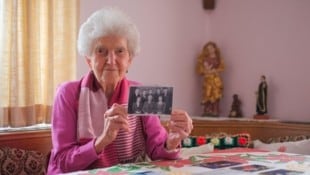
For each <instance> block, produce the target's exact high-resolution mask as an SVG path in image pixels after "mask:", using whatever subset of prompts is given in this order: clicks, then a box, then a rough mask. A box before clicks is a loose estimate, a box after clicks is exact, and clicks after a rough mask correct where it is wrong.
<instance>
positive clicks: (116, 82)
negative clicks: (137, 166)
mask: <svg viewBox="0 0 310 175" xmlns="http://www.w3.org/2000/svg"><path fill="white" fill-rule="evenodd" d="M138 50H139V33H138V31H137V28H136V26H135V25H134V24H133V23H132V22H131V21H130V19H129V18H128V17H127V16H126V15H125V14H123V13H122V12H120V11H119V10H117V9H112V8H107V9H102V10H99V11H97V12H95V13H94V14H93V15H91V16H90V17H89V18H88V20H87V21H86V22H85V23H84V24H82V26H81V29H80V31H79V38H78V51H79V53H80V54H81V55H82V56H84V57H85V59H86V62H87V64H88V66H89V68H90V70H91V71H90V72H89V73H88V74H87V75H85V76H84V77H83V78H82V79H81V80H79V81H73V82H67V83H64V84H62V85H61V86H60V87H59V88H58V90H57V93H56V96H55V101H54V106H53V112H52V142H53V149H52V151H51V157H50V160H49V167H48V173H49V174H59V173H64V172H72V171H77V170H84V169H91V168H98V167H108V166H112V165H115V164H118V163H129V162H138V161H144V160H145V158H150V159H151V160H156V159H176V158H178V153H179V147H180V142H181V140H182V139H183V138H185V137H187V136H188V135H189V134H190V132H191V130H192V128H193V125H192V120H191V119H190V117H189V116H188V114H187V113H186V112H185V111H183V110H173V111H172V113H171V117H170V125H169V133H168V132H167V131H166V130H165V129H164V128H163V127H162V125H161V123H160V120H159V117H158V116H128V115H127V110H126V107H125V105H124V104H127V102H128V101H127V100H128V94H129V92H128V91H129V86H131V85H137V83H136V82H134V81H130V80H128V79H127V78H126V72H127V70H128V69H129V67H130V65H131V63H132V61H133V57H134V56H135V55H136V54H137V53H138Z"/></svg>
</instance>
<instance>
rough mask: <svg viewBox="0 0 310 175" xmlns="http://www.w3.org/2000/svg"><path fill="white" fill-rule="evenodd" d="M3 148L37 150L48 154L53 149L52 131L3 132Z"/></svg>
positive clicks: (0, 135) (0, 145)
mask: <svg viewBox="0 0 310 175" xmlns="http://www.w3.org/2000/svg"><path fill="white" fill-rule="evenodd" d="M3 146H8V147H13V148H20V149H26V150H35V151H39V152H42V153H44V154H47V153H49V152H50V151H51V148H52V140H51V130H50V129H44V130H43V129H40V130H31V131H14V132H3V133H0V147H3Z"/></svg>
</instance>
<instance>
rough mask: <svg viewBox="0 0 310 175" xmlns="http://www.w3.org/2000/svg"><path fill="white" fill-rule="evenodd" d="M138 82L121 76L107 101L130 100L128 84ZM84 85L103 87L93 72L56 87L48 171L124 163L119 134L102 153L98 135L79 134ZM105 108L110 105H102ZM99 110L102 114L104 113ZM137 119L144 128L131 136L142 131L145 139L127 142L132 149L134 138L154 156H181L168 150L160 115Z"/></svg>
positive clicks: (154, 158) (152, 157)
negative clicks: (119, 154) (99, 152)
mask: <svg viewBox="0 0 310 175" xmlns="http://www.w3.org/2000/svg"><path fill="white" fill-rule="evenodd" d="M135 84H137V83H136V82H133V81H129V80H127V79H126V78H124V79H123V80H121V82H120V83H119V84H118V85H117V87H116V90H115V92H114V94H113V97H112V99H111V101H109V102H108V105H109V106H111V105H112V104H113V103H119V104H124V103H127V100H128V93H129V92H128V91H129V86H130V85H135ZM83 88H89V89H90V90H91V91H94V92H96V91H98V90H100V85H98V83H97V81H96V79H95V77H94V75H93V73H92V72H90V73H89V74H87V75H86V76H85V77H83V78H82V79H81V80H80V81H73V82H67V83H64V84H62V85H61V86H60V87H59V88H58V89H57V93H56V96H55V100H54V106H53V111H52V142H53V148H52V151H51V157H50V160H49V166H48V174H59V173H65V172H72V171H78V170H85V169H91V168H98V167H108V166H112V165H116V164H118V163H122V160H120V159H121V158H120V157H121V156H118V155H117V152H118V150H119V149H117V148H116V147H117V146H119V145H122V144H119V143H121V142H122V141H120V139H118V138H117V139H116V140H115V141H114V142H112V143H111V144H110V145H108V146H107V147H106V148H105V150H103V151H102V153H101V154H97V153H96V151H95V148H94V142H95V139H96V138H83V140H81V139H80V138H78V132H77V130H78V126H77V125H78V124H77V123H78V111H79V109H78V106H79V103H80V102H79V98H80V92H81V89H83ZM106 108H107V107H105V108H102V109H106ZM100 109H101V108H100ZM97 110H98V108H97ZM102 112H104V111H102ZM99 114H100V115H103V113H99ZM91 117H93V116H91ZM132 117H137V116H132ZM136 119H139V118H136ZM135 121H142V122H141V123H142V125H140V126H142V127H141V128H142V129H140V130H139V129H137V130H135V132H134V134H131V135H130V137H135V136H136V135H140V136H141V135H142V136H143V138H144V140H136V141H134V143H125V144H127V147H128V146H129V148H130V147H132V149H135V146H136V145H137V144H136V143H135V142H138V143H139V142H141V144H140V147H141V145H142V148H143V147H144V148H143V149H142V150H143V151H144V152H145V153H146V154H147V155H148V156H149V157H150V158H151V159H152V160H156V159H176V158H178V152H167V151H166V149H165V148H164V144H165V141H166V138H167V132H166V130H165V129H164V128H163V127H162V126H161V123H160V120H159V117H158V116H142V117H140V119H139V120H135ZM98 122H100V121H98ZM133 126H136V125H133ZM141 132H142V133H141ZM129 139H130V138H129ZM133 139H134V138H133ZM142 143H143V144H142ZM130 144H132V145H130ZM136 147H137V146H136ZM139 149H141V148H139ZM135 150H137V149H135Z"/></svg>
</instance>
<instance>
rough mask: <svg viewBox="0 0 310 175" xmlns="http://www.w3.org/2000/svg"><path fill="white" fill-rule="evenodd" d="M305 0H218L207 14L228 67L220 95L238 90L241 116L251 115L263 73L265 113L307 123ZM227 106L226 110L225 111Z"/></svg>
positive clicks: (308, 15)
mask: <svg viewBox="0 0 310 175" xmlns="http://www.w3.org/2000/svg"><path fill="white" fill-rule="evenodd" d="M309 7H310V1H308V0H298V1H294V0H271V1H267V0H252V1H248V0H234V1H227V0H226V1H225V0H218V1H217V7H216V9H215V10H214V11H213V12H212V13H211V14H210V15H209V17H210V18H209V20H210V26H211V39H212V40H215V41H216V42H217V43H218V44H219V45H220V47H221V49H222V54H223V56H224V58H225V61H226V65H227V68H226V70H225V73H224V74H223V75H224V83H225V94H224V95H225V97H224V99H223V101H222V102H223V103H222V106H223V107H224V106H229V105H230V104H231V101H232V97H231V96H232V94H233V93H237V94H239V96H240V98H241V100H242V101H243V107H242V109H243V112H244V113H245V115H246V116H252V115H253V114H254V113H255V91H256V89H257V86H258V83H259V81H260V80H259V77H260V75H262V74H265V75H266V76H267V82H268V85H269V88H268V90H269V96H268V97H269V100H268V103H269V105H268V106H269V114H270V115H271V116H272V117H273V118H277V119H282V120H295V121H308V122H309V121H310V78H309V77H308V76H309V75H310V69H309V66H310V20H309V19H310V10H309ZM228 111H229V108H227V107H226V108H225V111H224V113H225V114H227V113H228Z"/></svg>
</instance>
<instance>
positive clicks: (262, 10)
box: [77, 0, 310, 121]
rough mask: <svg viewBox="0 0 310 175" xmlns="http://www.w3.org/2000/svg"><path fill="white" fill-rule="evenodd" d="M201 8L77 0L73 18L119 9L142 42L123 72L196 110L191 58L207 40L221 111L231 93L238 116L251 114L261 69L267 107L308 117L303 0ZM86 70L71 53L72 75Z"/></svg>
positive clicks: (309, 47) (197, 88)
mask: <svg viewBox="0 0 310 175" xmlns="http://www.w3.org/2000/svg"><path fill="white" fill-rule="evenodd" d="M216 2H217V4H216V9H215V10H212V11H206V10H203V8H202V2H201V1H188V0H169V1H166V0H156V1H145V0H134V1H116V0H106V1H102V0H93V1H88V0H81V4H80V5H81V12H80V20H81V21H84V20H85V19H86V18H87V17H88V16H89V15H90V14H91V13H92V12H93V11H95V10H97V9H100V8H101V7H104V6H117V7H119V8H121V9H123V10H124V11H125V12H126V13H127V14H129V16H131V17H132V19H133V21H134V22H135V23H136V24H137V26H138V28H139V30H140V32H141V43H142V49H141V53H140V55H138V56H137V57H136V58H135V61H134V63H133V65H132V67H131V69H130V70H129V73H128V77H129V78H131V79H134V80H137V81H140V82H142V83H144V84H147V85H170V86H174V87H175V97H174V106H175V107H178V108H184V109H186V110H187V111H188V112H189V113H190V114H191V115H193V116H197V115H199V114H201V111H202V109H201V107H200V105H199V102H200V93H201V82H200V78H199V77H198V76H197V75H196V74H195V59H196V55H197V54H198V53H199V52H200V50H201V48H202V46H203V44H204V43H205V42H207V41H209V40H210V39H211V40H214V41H216V42H217V43H218V45H219V47H220V48H221V52H222V55H223V57H224V59H225V63H226V69H225V72H224V73H223V79H224V87H225V90H224V98H223V99H222V101H221V109H222V112H221V115H222V116H227V115H228V112H229V110H230V105H231V102H232V95H233V94H234V93H237V94H239V96H240V99H241V100H242V102H243V105H242V110H243V112H244V115H245V116H246V117H252V116H253V114H255V91H256V89H257V86H258V83H259V77H260V75H262V74H264V75H266V76H267V82H268V85H269V89H268V90H269V100H268V103H269V105H268V106H269V114H270V115H271V116H272V117H273V118H277V119H282V120H295V121H310V115H309V114H310V109H309V107H310V105H309V104H310V93H309V92H308V91H309V90H310V81H309V80H308V79H309V78H308V77H306V76H307V75H309V74H310V69H309V68H308V67H309V66H310V58H309V56H310V44H309V42H310V34H309V31H310V20H309V19H310V11H309V10H308V8H309V7H310V1H308V0H298V1H295V0H272V1H267V0H264V1H262V0H252V1H248V0H234V1H227V0H226V1H224V0H217V1H216ZM87 71H88V68H87V66H86V64H85V63H84V60H83V59H82V58H81V59H79V60H78V72H77V75H78V77H80V76H82V75H83V74H84V73H85V72H87Z"/></svg>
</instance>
